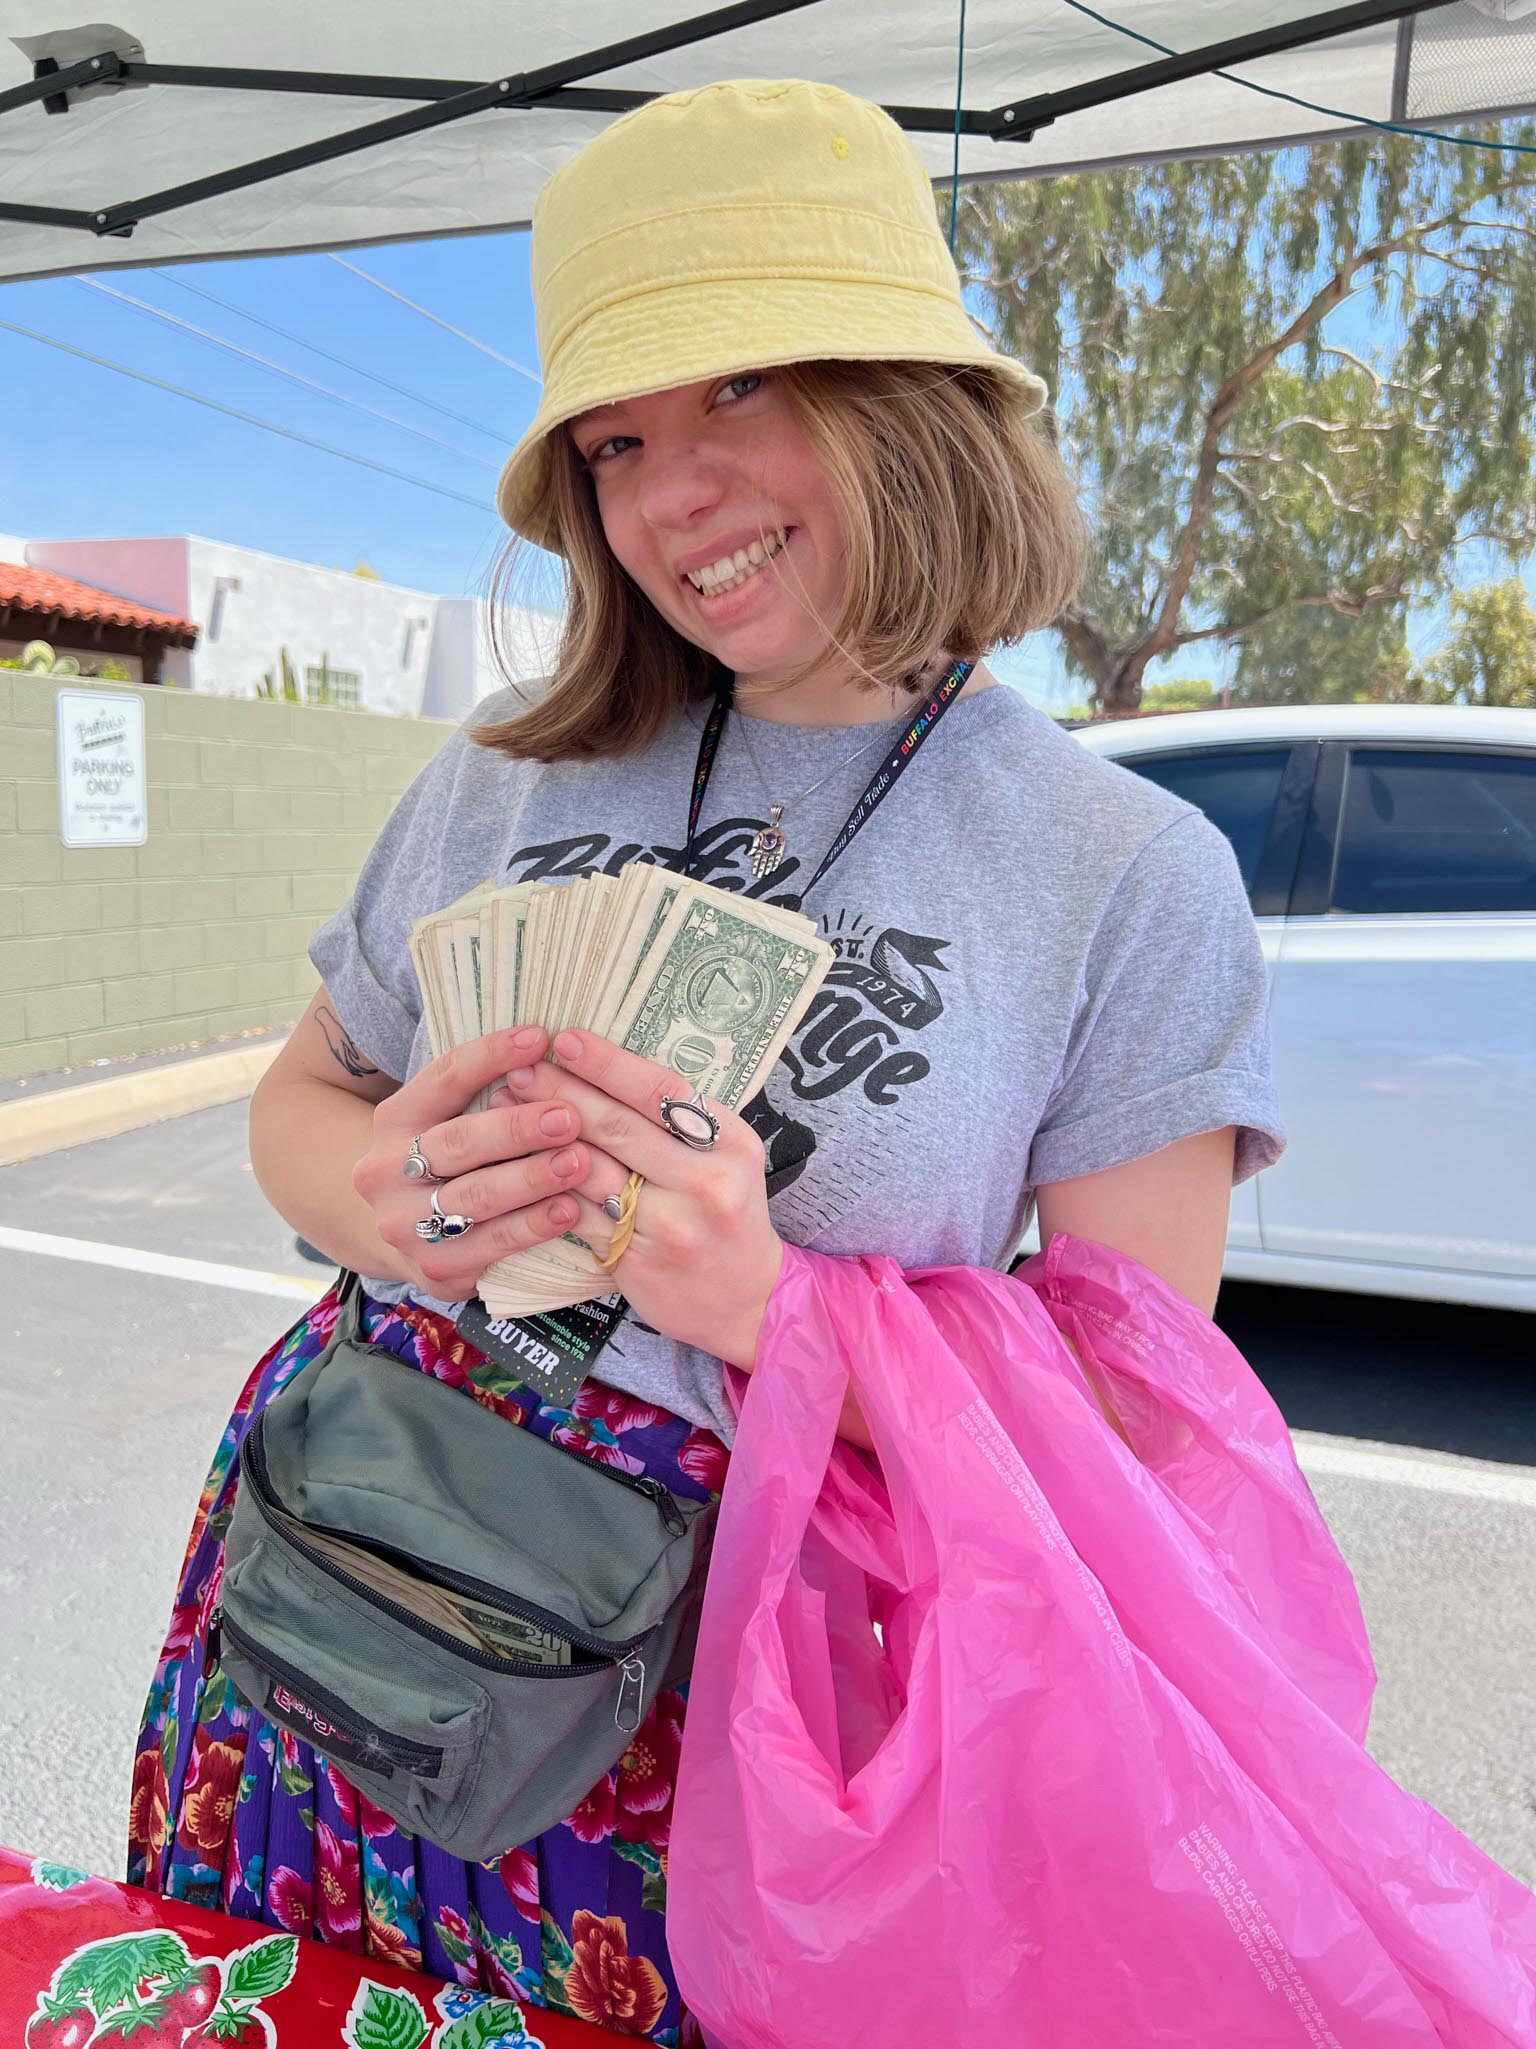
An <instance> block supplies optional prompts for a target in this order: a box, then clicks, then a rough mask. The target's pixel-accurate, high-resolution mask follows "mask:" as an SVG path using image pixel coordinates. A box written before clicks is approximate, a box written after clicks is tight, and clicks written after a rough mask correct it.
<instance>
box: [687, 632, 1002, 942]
mask: <svg viewBox="0 0 1536 2049" xmlns="http://www.w3.org/2000/svg"><path fill="white" fill-rule="evenodd" d="M975 666H976V664H975V663H974V662H956V663H955V665H954V667H953V668H952V669H951V670H950V672H949V674H948V675H947V676H946V677H945V678H944V680H943V682H942V683H940V684H939V685H938V687H937V688H936V689H935V690H934V691H933V692H932V694H931V695H930V696H929V697H928V698H927V699H926V701H925V702H923V703H922V704H921V705H919V706H918V707H917V709H916V710H915V711H914V712H913V714H912V718H911V721H910V723H909V724H907V725H905V726H903V727H902V729H901V731H900V732H899V733H898V734H897V736H896V740H895V744H894V745H893V747H892V749H891V751H890V753H889V754H888V755H887V756H886V758H885V760H884V761H883V762H881V764H880V766H879V767H878V768H877V769H876V770H875V772H874V774H873V775H872V776H871V777H870V779H869V782H868V785H867V786H866V788H865V791H864V794H863V796H862V797H860V799H859V801H858V803H857V804H855V805H854V807H853V809H852V810H851V811H850V812H849V814H848V818H847V822H846V824H845V825H844V826H843V829H842V831H841V832H840V833H839V834H838V836H837V838H836V839H835V840H834V841H833V842H832V844H831V846H830V847H828V849H827V851H826V852H825V853H824V854H823V855H822V857H821V866H820V867H819V868H818V869H817V870H816V873H815V874H814V875H813V876H812V877H811V879H810V881H809V882H808V883H807V884H806V885H805V887H804V889H802V890H801V891H800V892H799V894H798V896H797V897H796V898H795V906H794V907H795V909H797V910H798V909H799V907H800V906H801V905H802V904H803V903H804V902H805V900H806V898H807V897H808V896H809V895H810V893H811V891H812V890H813V889H814V888H815V887H816V885H817V883H818V882H820V880H821V878H822V877H823V875H825V874H826V872H827V870H828V869H829V868H830V867H831V866H832V863H833V862H834V861H836V860H837V859H838V858H839V857H840V856H841V855H843V854H845V853H846V852H847V851H848V849H849V847H850V846H851V845H852V844H853V842H854V840H855V838H856V837H857V836H858V834H859V833H860V832H862V831H863V829H864V827H865V826H866V825H867V824H868V823H869V821H870V819H871V818H873V817H874V815H875V813H876V811H878V810H879V808H880V806H881V805H882V804H883V803H884V802H885V799H886V798H887V797H888V796H889V795H890V793H891V791H892V790H893V789H895V787H896V784H897V781H898V779H899V778H900V777H901V776H902V775H903V774H904V773H905V771H906V769H907V768H908V767H909V766H910V764H911V763H912V762H913V761H914V760H915V759H916V758H917V750H918V748H919V747H921V746H922V744H923V742H924V741H925V740H926V739H927V738H928V735H929V734H930V733H931V732H932V731H933V729H934V727H935V726H936V725H937V724H938V723H939V720H940V719H941V718H943V716H944V714H945V712H946V711H948V709H949V707H950V706H951V705H952V704H953V703H954V701H955V699H956V698H957V697H958V696H959V695H960V692H961V691H962V690H963V689H964V688H965V683H966V678H967V677H968V676H969V675H970V673H971V671H972V670H973V669H974V668H975ZM730 708H731V684H730V682H729V681H727V682H726V683H725V684H723V685H722V687H721V688H720V689H719V690H717V691H716V693H715V701H714V703H713V704H712V705H711V706H710V712H709V717H708V718H707V719H706V720H705V722H704V731H703V734H702V735H701V737H700V740H699V758H698V762H697V764H696V765H695V767H694V771H693V795H692V797H691V798H690V799H689V802H688V839H687V844H686V845H685V846H684V848H683V857H682V860H681V861H680V862H679V863H678V866H679V868H680V869H681V871H682V873H683V874H684V875H692V873H693V863H694V843H695V841H696V840H697V839H698V834H699V813H700V811H702V810H703V808H704V792H705V791H706V790H707V789H708V788H709V778H710V773H711V771H712V770H713V768H714V765H715V756H716V754H718V753H719V751H720V735H721V734H722V733H723V732H724V731H725V719H726V714H727V712H729V710H730Z"/></svg>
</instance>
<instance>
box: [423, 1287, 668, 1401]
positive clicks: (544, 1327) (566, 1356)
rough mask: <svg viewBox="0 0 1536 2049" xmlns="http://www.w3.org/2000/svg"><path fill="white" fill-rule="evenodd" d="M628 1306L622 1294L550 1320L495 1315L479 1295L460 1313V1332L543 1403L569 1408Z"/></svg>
mask: <svg viewBox="0 0 1536 2049" xmlns="http://www.w3.org/2000/svg"><path fill="white" fill-rule="evenodd" d="M628 1307H629V1304H628V1303H627V1302H626V1301H625V1299H624V1297H623V1296H622V1295H603V1296H600V1297H599V1298H598V1299H597V1300H596V1301H595V1302H577V1303H574V1304H573V1305H572V1306H571V1307H570V1308H569V1309H555V1310H551V1311H550V1312H549V1314H548V1315H545V1316H496V1317H493V1316H492V1315H491V1314H490V1313H489V1311H488V1310H487V1309H486V1306H485V1304H484V1303H483V1302H482V1301H481V1300H480V1298H479V1296H478V1295H477V1296H475V1297H473V1298H472V1299H471V1300H470V1301H468V1302H466V1303H465V1305H464V1307H463V1309H462V1310H461V1311H460V1312H459V1317H458V1322H457V1325H456V1328H457V1329H458V1331H459V1333H460V1335H461V1336H462V1337H465V1338H467V1339H468V1340H469V1342H470V1343H471V1344H472V1345H473V1346H474V1347H475V1349H476V1351H478V1352H484V1354H485V1355H486V1357H487V1358H488V1359H494V1360H495V1361H496V1363H497V1365H498V1366H502V1367H505V1369H506V1371H507V1372H508V1373H510V1374H511V1375H512V1377H513V1379H514V1380H519V1381H522V1382H524V1383H525V1384H526V1385H527V1386H529V1387H531V1388H532V1389H533V1391H534V1393H535V1394H537V1395H538V1396H539V1398H540V1399H541V1400H542V1401H546V1402H550V1403H552V1404H553V1405H554V1407H555V1408H557V1409H568V1408H569V1407H570V1406H571V1403H572V1402H573V1401H574V1400H575V1399H576V1393H577V1390H578V1389H579V1388H580V1386H581V1383H582V1382H583V1381H584V1380H586V1379H587V1378H588V1377H589V1376H590V1375H591V1373H592V1372H593V1370H594V1361H595V1360H596V1359H597V1356H598V1354H599V1353H600V1352H601V1351H602V1349H603V1347H604V1345H606V1344H607V1342H608V1340H609V1339H610V1338H611V1337H612V1336H613V1334H614V1332H615V1331H616V1330H617V1329H618V1327H619V1325H620V1324H621V1323H622V1322H623V1321H624V1313H625V1311H626V1310H627V1309H628Z"/></svg>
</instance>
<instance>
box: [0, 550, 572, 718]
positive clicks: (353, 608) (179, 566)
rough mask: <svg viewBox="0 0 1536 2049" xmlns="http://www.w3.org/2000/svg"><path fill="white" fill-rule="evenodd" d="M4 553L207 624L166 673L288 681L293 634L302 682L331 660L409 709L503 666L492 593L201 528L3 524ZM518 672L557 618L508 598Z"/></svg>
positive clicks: (533, 662) (497, 679)
mask: <svg viewBox="0 0 1536 2049" xmlns="http://www.w3.org/2000/svg"><path fill="white" fill-rule="evenodd" d="M0 557H3V558H4V559H8V560H12V561H18V562H26V563H28V564H30V565H31V566H32V567H33V568H37V569H52V570H56V571H57V572H58V573H59V574H60V575H62V576H73V577H78V578H79V580H80V581H81V582H82V583H89V584H94V585H95V586H96V587H97V588H98V589H100V590H106V591H111V592H113V593H114V594H115V595H116V596H118V597H123V598H128V599H131V600H132V601H134V602H135V603H138V604H141V605H151V606H154V607H155V608H156V609H157V610H160V611H166V612H173V613H175V614H176V615H177V617H179V618H183V619H190V620H191V621H192V622H193V624H194V625H196V627H197V628H198V644H197V646H196V647H195V648H170V649H167V651H166V654H165V659H164V663H163V666H162V680H163V681H164V682H165V683H166V684H167V685H169V686H171V687H173V688H176V687H179V688H182V689H188V690H198V691H208V692H211V693H214V694H216V695H219V696H225V697H254V696H255V695H256V694H257V692H258V690H259V689H260V686H261V678H262V676H263V674H264V673H265V674H270V675H271V676H272V678H273V681H274V682H275V683H277V684H278V686H279V687H281V677H280V673H279V670H280V655H281V650H282V649H283V648H286V649H287V651H288V658H289V661H290V662H291V663H292V664H293V668H294V671H295V674H296V676H297V679H298V685H299V688H300V690H301V692H302V691H303V689H304V687H305V671H306V670H307V669H311V668H316V669H318V668H321V667H328V668H329V669H331V670H340V671H342V672H344V673H346V674H350V675H355V676H356V677H357V678H358V695H357V702H358V704H359V705H360V706H361V707H362V708H363V709H365V710H367V711H372V712H383V713H394V714H396V715H400V716H405V717H417V716H425V717H429V718H463V717H464V716H465V714H466V713H468V712H469V710H470V709H471V708H472V707H473V706H474V705H475V704H477V703H478V702H479V701H480V699H481V698H483V697H486V696H488V695H489V694H490V692H491V691H493V690H497V689H500V688H501V687H502V686H503V684H504V682H505V680H506V679H505V678H504V677H503V676H502V675H501V674H500V672H499V670H498V669H497V666H496V664H495V661H494V659H493V657H492V653H491V647H490V638H489V633H488V630H487V607H486V601H485V600H484V599H483V598H480V597H438V596H437V595H435V594H434V593H432V592H430V591H416V590H411V589H409V588H408V587H406V586H404V585H400V584H390V583H380V582H376V581H374V580H372V579H370V578H368V577H362V576H354V575H352V574H351V573H350V572H349V571H347V570H342V569H326V568H322V567H321V566H320V565H319V564H317V563H313V562H294V561H290V560H288V559H287V558H286V557H284V556H281V555H269V554H266V553H264V552H263V551H261V550H259V549H255V548H237V547H233V546H230V545H228V544H227V543H225V542H222V541H210V540H206V539H204V538H203V537H202V536H200V535H195V534H193V535H178V536H175V537H173V538H154V539H151V538H141V539H136V540H135V539H119V540H88V541H25V540H22V539H21V538H20V537H19V536H11V537H7V536H3V535H0ZM504 618H505V621H506V634H507V641H508V645H509V652H510V656H511V659H512V661H513V663H514V664H515V667H516V673H517V675H518V678H519V680H521V681H526V682H528V683H529V684H530V685H531V686H536V685H537V684H539V683H540V682H542V680H543V679H544V677H546V676H547V675H548V674H549V671H550V667H551V666H552V663H553V659H554V648H555V642H556V639H557V638H558V634H559V621H558V619H557V618H554V617H553V616H549V615H545V614H542V613H535V612H529V611H523V610H516V609H508V610H506V611H505V612H504Z"/></svg>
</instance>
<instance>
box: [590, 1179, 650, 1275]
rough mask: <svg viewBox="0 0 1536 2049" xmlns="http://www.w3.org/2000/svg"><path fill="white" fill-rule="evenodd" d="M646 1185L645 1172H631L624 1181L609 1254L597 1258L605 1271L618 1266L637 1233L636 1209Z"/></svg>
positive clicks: (595, 1257)
mask: <svg viewBox="0 0 1536 2049" xmlns="http://www.w3.org/2000/svg"><path fill="white" fill-rule="evenodd" d="M644 1186H645V1176H644V1175H643V1174H631V1175H630V1177H629V1179H628V1180H627V1181H626V1182H625V1183H624V1192H623V1194H622V1195H621V1196H620V1197H619V1215H618V1221H617V1222H616V1223H615V1225H614V1227H613V1239H612V1242H611V1243H610V1244H609V1247H608V1256H607V1258H606V1259H598V1260H597V1264H598V1266H599V1268H600V1269H601V1271H602V1272H603V1273H607V1272H609V1271H610V1269H611V1268H613V1267H616V1266H617V1265H618V1263H619V1261H620V1260H621V1259H622V1258H623V1257H624V1255H625V1253H626V1252H627V1251H628V1250H629V1241H630V1239H631V1238H633V1237H634V1235H635V1211H636V1209H637V1208H638V1207H639V1203H640V1191H641V1189H642V1188H643V1187H644ZM592 1256H593V1258H594V1259H597V1254H596V1253H593V1255H592Z"/></svg>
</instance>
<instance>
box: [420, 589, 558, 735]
mask: <svg viewBox="0 0 1536 2049" xmlns="http://www.w3.org/2000/svg"><path fill="white" fill-rule="evenodd" d="M501 627H502V646H503V652H504V655H505V656H506V659H507V661H508V665H509V667H511V669H512V672H513V676H514V678H515V680H516V681H517V682H518V683H520V684H524V685H526V686H527V687H528V690H529V695H530V697H532V696H536V695H537V694H538V691H539V689H540V687H541V686H542V684H543V682H544V680H545V678H546V677H547V676H548V675H549V674H550V671H551V670H552V669H553V667H554V662H555V644H556V642H557V641H558V639H559V637H560V621H559V619H558V618H556V617H554V616H553V615H552V614H549V613H545V612H530V611H526V610H523V609H521V608H514V607H511V606H504V607H503V608H502V613H501ZM507 681H508V679H507V677H506V676H505V675H504V674H503V673H502V671H501V669H500V668H499V667H498V665H497V663H496V659H495V656H494V654H493V653H492V649H491V639H490V613H489V608H488V606H487V603H486V600H485V599H484V598H477V597H462V598H439V599H438V600H437V625H436V630H435V631H434V633H433V636H432V659H431V663H430V666H429V667H428V670H427V687H426V695H425V698H424V700H423V706H422V709H423V711H424V712H425V714H426V716H427V717H428V718H433V719H463V718H464V717H466V716H467V714H468V713H469V712H470V711H471V710H472V709H473V708H474V706H475V705H477V704H478V703H479V702H480V700H481V698H483V697H489V695H490V694H491V692H492V691H493V690H502V689H505V688H506V686H507Z"/></svg>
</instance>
